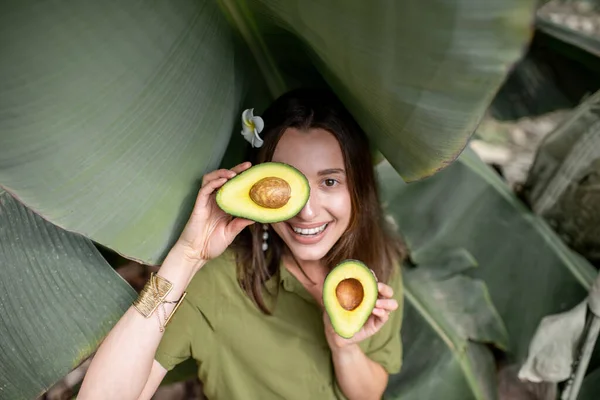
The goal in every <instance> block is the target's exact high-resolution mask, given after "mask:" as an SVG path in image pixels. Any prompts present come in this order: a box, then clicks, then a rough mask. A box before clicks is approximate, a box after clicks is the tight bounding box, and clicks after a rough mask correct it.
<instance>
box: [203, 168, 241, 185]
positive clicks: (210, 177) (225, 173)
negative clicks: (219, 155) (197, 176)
mask: <svg viewBox="0 0 600 400" xmlns="http://www.w3.org/2000/svg"><path fill="white" fill-rule="evenodd" d="M235 175H236V173H235V172H234V171H232V170H229V169H217V170H215V171H211V172H209V173H208V174H206V175H204V176H203V177H202V187H204V186H206V185H208V183H209V182H212V181H214V180H215V179H221V178H227V179H231V178H233V177H234V176H235Z"/></svg>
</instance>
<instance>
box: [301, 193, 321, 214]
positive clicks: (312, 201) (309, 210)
mask: <svg viewBox="0 0 600 400" xmlns="http://www.w3.org/2000/svg"><path fill="white" fill-rule="evenodd" d="M318 203H319V202H318V198H317V196H315V195H314V194H312V193H311V195H310V196H309V197H308V201H307V202H306V204H305V205H304V207H303V208H302V210H300V212H299V213H298V217H300V218H302V219H303V220H306V221H310V220H312V219H314V218H315V217H316V216H317V215H318V209H319V205H318Z"/></svg>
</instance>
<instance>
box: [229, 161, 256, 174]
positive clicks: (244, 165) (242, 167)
mask: <svg viewBox="0 0 600 400" xmlns="http://www.w3.org/2000/svg"><path fill="white" fill-rule="evenodd" d="M251 166H252V163H251V162H250V161H246V162H243V163H241V164H238V165H236V166H235V167H233V168H231V170H232V171H233V172H235V173H236V174H239V173H242V172H244V171H245V170H247V169H248V168H250V167H251Z"/></svg>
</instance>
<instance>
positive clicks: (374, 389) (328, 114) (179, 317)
mask: <svg viewBox="0 0 600 400" xmlns="http://www.w3.org/2000/svg"><path fill="white" fill-rule="evenodd" d="M262 118H263V119H264V122H265V126H264V134H263V137H262V140H264V143H263V145H262V146H261V147H260V148H258V149H256V148H252V149H251V150H250V153H251V154H250V156H249V159H250V160H251V162H245V163H243V164H240V165H237V166H236V167H234V168H232V169H231V170H217V171H213V172H210V173H208V174H206V175H205V176H204V178H203V181H202V188H201V189H200V191H199V194H198V197H197V200H196V204H195V206H194V210H193V212H192V215H191V217H190V219H189V221H188V223H187V225H186V227H185V229H184V231H183V232H182V234H181V236H180V238H179V240H178V241H177V243H176V244H175V245H174V247H173V248H172V249H171V251H170V252H169V254H168V256H167V257H166V259H165V261H164V263H163V264H162V266H161V268H160V270H159V271H158V273H157V277H156V279H157V282H162V283H164V284H167V283H166V282H169V283H170V284H171V285H172V287H171V290H170V291H169V292H168V294H167V295H166V298H165V299H166V300H167V301H170V303H164V304H162V305H160V306H159V307H155V309H153V308H152V307H153V306H156V304H154V305H153V306H149V308H148V310H147V312H146V314H145V315H146V316H147V317H148V318H144V315H142V314H143V312H141V311H140V309H141V308H143V305H142V306H140V302H138V303H137V307H130V309H129V310H128V311H127V312H126V313H125V315H124V316H123V317H122V318H121V319H120V320H119V322H118V323H117V324H116V326H115V327H114V328H113V329H112V331H111V332H110V333H109V335H108V336H107V337H106V339H105V340H104V341H103V343H102V345H101V346H100V347H99V349H98V351H97V353H96V355H95V356H94V359H93V361H92V363H91V365H90V368H89V370H88V372H87V375H86V378H85V380H84V382H83V385H82V388H81V391H80V394H79V398H81V399H96V398H98V399H109V398H110V399H149V398H151V396H152V394H153V393H154V391H155V390H156V388H157V387H158V385H159V384H160V382H161V380H162V379H163V377H164V376H165V374H166V373H167V371H168V370H170V369H172V368H173V367H174V366H175V365H177V364H178V363H180V362H182V361H184V360H186V359H188V358H190V357H192V358H194V359H195V360H196V361H197V363H198V376H199V378H200V379H201V381H202V382H203V385H204V391H205V394H206V395H207V397H208V398H209V399H211V400H212V399H227V400H234V399H260V400H265V399H333V398H348V399H376V398H380V397H381V395H382V393H383V391H384V389H385V387H386V384H387V380H388V374H390V373H396V372H398V371H399V370H400V365H401V358H402V354H401V341H400V336H399V335H400V333H399V332H400V325H401V320H402V307H401V306H402V280H401V275H400V273H399V265H400V264H401V262H402V259H403V256H404V253H403V246H402V243H401V241H400V240H399V239H398V238H396V237H394V236H393V234H392V233H391V232H390V231H389V230H388V229H386V227H385V223H384V221H385V219H384V218H383V216H382V212H381V210H380V206H379V200H378V196H377V190H376V182H375V176H374V170H373V165H372V162H371V152H370V150H369V145H368V142H367V140H366V137H365V135H364V133H363V132H362V130H361V129H360V127H359V126H358V124H357V123H356V122H355V121H354V120H353V118H352V117H351V115H350V114H349V113H348V112H347V111H346V110H345V109H344V107H343V106H342V105H341V103H340V102H338V101H337V99H336V98H335V97H334V96H333V95H331V94H329V93H326V92H323V91H321V90H312V89H299V90H295V91H292V92H289V93H287V94H285V95H283V96H282V97H280V98H279V99H277V100H276V101H275V102H274V103H273V104H272V105H271V106H270V107H269V109H268V110H266V112H265V113H264V115H263V117H262ZM257 139H258V140H259V141H260V140H261V138H257ZM247 140H249V141H251V140H250V139H247ZM265 161H276V162H283V163H287V164H289V165H292V166H293V167H295V168H296V169H298V170H300V171H301V172H302V173H303V174H304V175H306V177H307V179H308V180H309V183H310V189H311V192H310V198H309V200H308V202H307V204H306V205H305V206H304V208H303V209H302V210H301V211H300V212H299V213H298V214H297V215H296V216H294V217H293V218H291V219H289V220H287V221H284V222H279V223H274V224H270V226H266V225H265V226H262V225H260V224H256V223H254V222H252V221H249V220H246V219H242V218H232V217H231V216H228V215H227V214H225V213H224V212H223V211H222V210H221V209H219V207H218V206H217V204H216V202H215V198H214V196H215V191H216V190H217V189H218V188H219V187H221V186H222V185H223V184H224V183H225V182H226V181H227V180H228V179H231V178H233V177H234V176H236V175H237V174H239V173H241V172H243V171H244V170H246V169H248V168H249V167H250V166H251V165H253V164H256V163H261V162H265ZM264 232H267V234H266V235H265V234H264ZM263 248H264V249H266V250H263ZM348 258H352V259H358V260H361V261H363V262H364V263H365V264H367V265H368V266H369V267H370V268H371V269H372V270H373V272H374V273H375V275H376V277H377V278H378V280H379V283H378V289H379V299H378V300H377V303H376V307H375V309H374V310H373V312H372V315H371V316H370V317H369V319H368V321H367V322H366V323H365V325H364V327H363V328H362V329H361V330H360V331H359V332H358V333H357V334H356V335H354V337H352V338H351V339H344V338H342V337H340V336H338V335H337V334H336V333H335V331H334V330H333V329H332V325H331V322H330V320H329V317H328V315H327V313H326V312H324V308H323V302H322V288H323V282H324V279H325V277H326V275H327V273H328V272H329V271H330V269H331V268H332V267H333V266H335V265H336V264H337V263H338V262H340V261H342V260H344V259H348ZM157 290H158V289H157ZM184 292H185V293H186V297H185V298H184V299H183V300H182V301H179V300H180V299H181V296H182V295H183V294H184ZM146 299H147V298H146ZM178 302H179V304H178V307H177V309H176V310H175V312H173V309H174V308H175V304H176V303H178ZM172 312H173V314H172V318H171V319H170V320H169V321H168V327H167V328H166V329H165V330H164V332H163V329H162V328H163V325H165V320H166V319H167V318H168V317H169V316H170V315H171V313H172Z"/></svg>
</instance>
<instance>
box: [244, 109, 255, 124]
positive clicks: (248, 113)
mask: <svg viewBox="0 0 600 400" xmlns="http://www.w3.org/2000/svg"><path fill="white" fill-rule="evenodd" d="M252 118H254V108H249V109H247V110H244V112H243V113H242V124H243V125H246V126H250V120H251V119H252Z"/></svg>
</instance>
